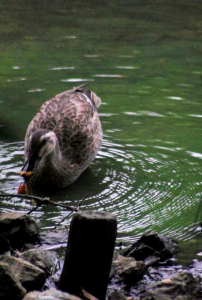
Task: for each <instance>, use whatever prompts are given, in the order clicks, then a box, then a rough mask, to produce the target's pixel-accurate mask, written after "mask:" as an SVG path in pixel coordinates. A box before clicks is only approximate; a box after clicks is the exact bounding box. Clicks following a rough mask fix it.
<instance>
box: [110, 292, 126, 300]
mask: <svg viewBox="0 0 202 300" xmlns="http://www.w3.org/2000/svg"><path fill="white" fill-rule="evenodd" d="M108 300H127V298H126V296H124V295H123V294H122V293H121V292H119V291H114V292H113V293H112V294H111V295H110V296H109V297H108Z"/></svg>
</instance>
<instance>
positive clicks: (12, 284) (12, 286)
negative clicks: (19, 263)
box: [0, 262, 26, 300]
mask: <svg viewBox="0 0 202 300" xmlns="http://www.w3.org/2000/svg"><path fill="white" fill-rule="evenodd" d="M25 294H26V290H25V289H24V288H23V287H22V285H21V284H20V282H19V280H18V279H17V278H16V276H15V275H14V274H11V272H10V268H9V265H8V264H7V263H3V262H0V299H1V300H10V299H15V300H21V299H22V298H23V297H24V296H25Z"/></svg>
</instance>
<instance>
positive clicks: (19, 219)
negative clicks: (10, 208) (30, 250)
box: [0, 212, 39, 248]
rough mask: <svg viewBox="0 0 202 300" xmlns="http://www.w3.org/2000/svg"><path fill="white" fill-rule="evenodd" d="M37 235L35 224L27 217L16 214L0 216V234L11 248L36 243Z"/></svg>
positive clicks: (10, 213)
mask: <svg viewBox="0 0 202 300" xmlns="http://www.w3.org/2000/svg"><path fill="white" fill-rule="evenodd" d="M38 233H39V232H38V227H37V225H36V223H35V222H34V220H33V219H32V218H31V217H30V216H28V215H24V214H22V213H17V212H9V213H4V214H2V215H0V234H1V235H2V236H3V237H4V238H6V239H7V240H9V242H10V244H11V247H13V248H15V247H16V248H19V247H22V245H23V244H24V243H26V242H28V243H34V242H36V240H37V238H38Z"/></svg>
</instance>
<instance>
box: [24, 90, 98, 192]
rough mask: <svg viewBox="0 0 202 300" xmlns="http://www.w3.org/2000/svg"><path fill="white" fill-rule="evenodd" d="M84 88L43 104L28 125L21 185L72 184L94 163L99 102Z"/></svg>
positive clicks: (61, 185)
mask: <svg viewBox="0 0 202 300" xmlns="http://www.w3.org/2000/svg"><path fill="white" fill-rule="evenodd" d="M84 86H85V85H82V86H79V87H77V88H74V89H72V90H68V91H66V92H63V93H61V94H59V95H57V96H55V97H54V98H52V99H51V100H49V101H46V102H45V103H44V104H43V105H42V107H41V108H40V110H39V112H38V113H37V114H36V116H35V117H34V118H33V120H32V121H31V123H30V124H29V126H28V129H27V132H26V136H25V164H24V166H23V168H22V170H21V172H20V175H21V176H23V177H24V179H25V182H28V183H29V184H31V185H34V186H37V187H42V188H57V187H58V188H60V187H65V186H68V185H70V184H71V183H73V182H74V181H75V180H76V179H77V178H78V177H79V176H80V175H81V173H82V172H83V171H84V170H85V169H86V168H87V167H88V166H89V165H90V164H91V162H92V161H93V160H94V158H95V156H96V155H97V152H98V150H99V148H100V145H101V142H102V127H101V123H100V119H99V115H98V107H99V106H100V104H101V99H100V98H99V97H98V96H97V95H96V94H95V93H94V92H92V91H90V90H88V89H85V88H84Z"/></svg>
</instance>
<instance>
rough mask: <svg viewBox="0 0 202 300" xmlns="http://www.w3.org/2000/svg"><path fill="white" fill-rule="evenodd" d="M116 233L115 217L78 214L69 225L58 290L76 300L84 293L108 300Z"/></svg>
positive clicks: (101, 214)
mask: <svg viewBox="0 0 202 300" xmlns="http://www.w3.org/2000/svg"><path fill="white" fill-rule="evenodd" d="M116 231H117V221H116V217H115V216H113V215H112V214H110V213H107V212H99V211H82V212H81V211H80V212H78V213H76V214H75V215H74V217H73V219H72V221H71V225H70V233H69V239H68V247H67V251H66V257H65V262H64V267H63V271H62V274H61V277H60V281H59V284H58V288H59V289H61V290H63V291H65V292H68V293H70V294H73V295H76V296H80V295H81V294H82V291H83V290H84V291H86V292H88V293H90V294H91V295H93V296H94V297H96V298H98V299H99V300H105V296H106V290H107V284H108V279H109V273H110V268H111V263H112V258H113V252H114V245H115V239H116ZM84 293H85V292H84Z"/></svg>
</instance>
